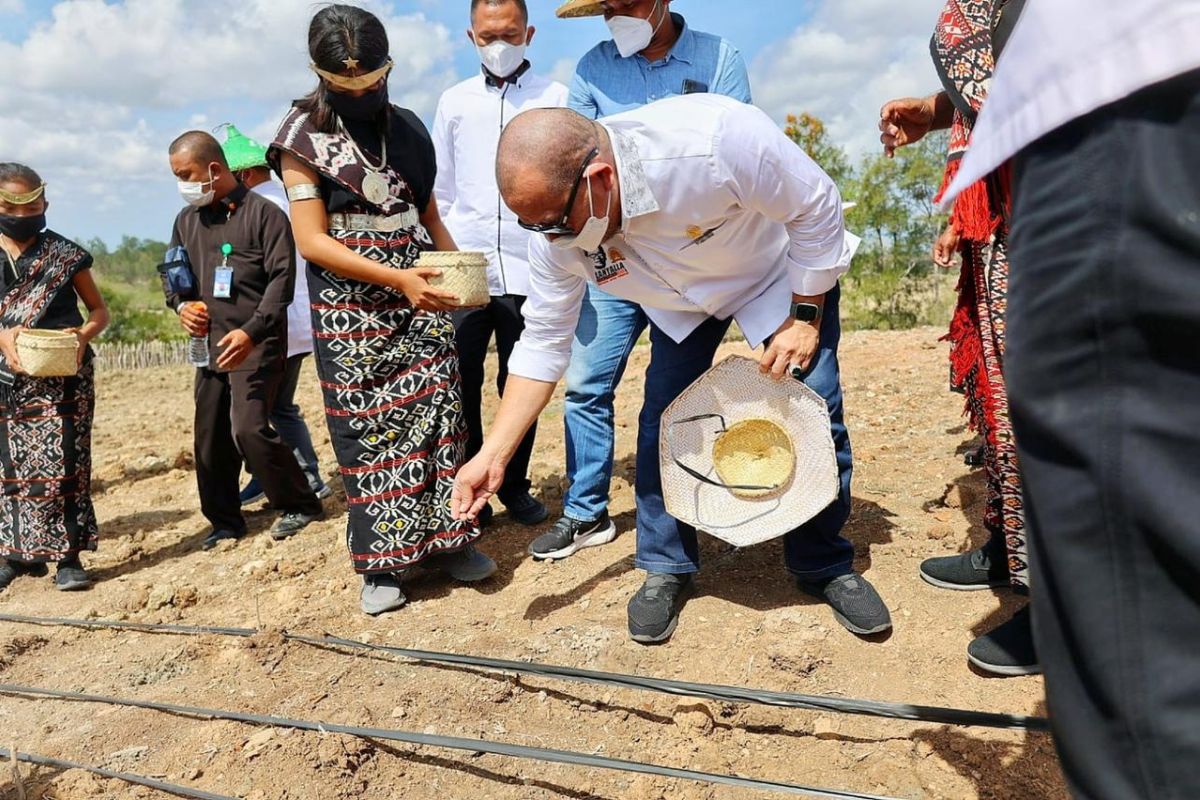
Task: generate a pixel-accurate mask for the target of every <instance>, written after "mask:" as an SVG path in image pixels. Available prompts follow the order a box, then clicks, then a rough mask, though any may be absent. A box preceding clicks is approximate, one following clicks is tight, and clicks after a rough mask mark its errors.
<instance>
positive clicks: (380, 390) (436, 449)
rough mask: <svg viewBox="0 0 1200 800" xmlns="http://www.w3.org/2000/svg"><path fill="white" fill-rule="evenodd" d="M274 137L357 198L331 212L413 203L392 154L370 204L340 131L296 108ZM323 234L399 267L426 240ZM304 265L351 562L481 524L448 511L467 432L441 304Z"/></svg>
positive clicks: (461, 537) (385, 559) (416, 233)
mask: <svg viewBox="0 0 1200 800" xmlns="http://www.w3.org/2000/svg"><path fill="white" fill-rule="evenodd" d="M272 148H278V149H279V150H283V151H286V152H288V153H291V154H292V155H294V156H296V157H297V158H299V159H300V160H301V161H303V162H304V163H306V164H308V165H309V166H310V167H312V168H313V169H314V170H316V171H317V172H318V173H319V174H320V175H322V176H323V177H325V178H327V179H329V180H332V181H334V182H335V183H336V184H338V185H340V186H342V187H345V188H346V189H348V190H350V191H352V192H353V193H354V194H355V195H356V196H357V202H358V203H359V205H357V206H352V207H349V208H339V209H338V211H339V212H340V213H347V214H374V213H377V211H376V210H375V209H382V210H383V211H384V213H385V214H388V215H393V214H399V213H402V212H404V211H407V210H409V209H410V208H411V207H412V206H413V197H412V192H411V191H410V190H409V187H408V184H407V183H406V182H405V180H404V178H403V177H402V176H401V175H400V174H399V173H398V172H396V171H395V170H394V169H393V168H392V167H391V166H388V167H386V168H385V169H384V170H383V175H384V177H385V178H386V179H387V181H388V185H389V187H390V192H389V198H388V200H387V201H386V202H385V203H383V204H382V205H379V206H372V205H370V204H368V203H367V201H366V199H365V198H363V197H362V196H361V182H362V177H363V175H364V174H365V169H364V167H363V165H362V164H360V163H358V162H357V160H356V156H355V154H354V151H353V148H352V147H350V146H349V142H347V141H346V140H345V137H344V136H342V135H340V134H324V133H320V132H319V131H317V130H316V129H315V128H314V127H313V126H312V124H311V122H310V120H309V119H308V115H307V114H306V113H304V112H302V111H299V110H298V109H293V110H292V111H291V112H290V113H289V114H288V116H287V117H286V118H285V119H284V121H283V124H282V126H281V127H280V131H279V134H278V135H277V136H276V139H275V142H274V144H273V145H272ZM329 234H330V236H332V237H334V238H335V239H337V240H338V241H339V242H340V243H341V244H343V245H345V246H346V247H347V248H349V249H350V250H352V251H354V252H355V253H357V254H359V255H361V256H365V257H366V258H369V259H371V260H372V261H375V262H376V263H379V264H382V265H384V266H387V267H390V268H392V269H409V268H410V267H412V266H413V264H414V263H415V262H416V260H417V258H418V256H419V255H420V254H421V252H422V251H424V250H429V249H432V247H433V242H432V241H431V240H430V238H429V234H428V233H427V232H426V230H425V228H424V227H423V226H422V225H420V224H419V223H418V224H415V225H413V226H412V227H409V228H402V229H400V230H396V231H387V232H385V231H373V230H355V231H340V230H331V231H330V232H329ZM307 276H308V288H309V298H310V302H311V305H312V319H313V340H314V342H313V343H314V345H315V353H316V362H317V373H318V375H319V376H320V379H321V390H322V393H323V395H324V399H325V417H326V420H327V422H328V424H329V433H330V437H331V439H332V441H333V448H334V452H335V453H336V454H337V459H338V464H339V466H340V468H341V474H342V481H343V483H344V485H345V490H346V498H347V502H348V504H349V522H348V524H347V531H346V540H347V544H348V546H349V549H350V558H351V560H352V561H353V564H354V569H355V570H356V571H358V572H360V573H384V572H400V571H403V570H404V569H407V568H408V567H411V566H413V565H414V564H416V563H418V562H420V561H422V560H423V559H425V558H427V557H428V556H430V555H434V554H437V553H443V552H450V551H454V550H459V549H461V548H463V547H465V546H466V545H467V544H470V543H471V542H472V541H474V540H475V539H476V538H478V537H479V529H478V527H477V526H476V525H475V524H474V523H465V522H457V521H455V520H454V519H453V518H452V516H451V513H450V490H451V488H452V486H453V480H454V475H455V473H456V472H457V471H458V468H459V466H460V465H461V464H462V460H463V452H464V447H465V442H466V424H465V421H464V417H463V407H462V392H461V388H460V380H459V370H458V355H457V352H456V350H455V346H454V325H453V323H452V322H451V319H450V315H449V314H446V313H442V312H438V313H431V312H427V311H420V310H418V309H416V308H414V307H413V306H412V304H411V303H410V302H409V301H408V299H407V298H406V297H405V296H404V295H403V294H401V293H399V292H396V291H394V290H392V289H389V288H387V287H384V286H379V285H376V284H371V283H364V282H362V281H357V280H352V279H350V278H345V277H342V276H340V275H338V274H336V273H334V272H332V271H329V270H326V269H324V268H322V267H321V266H319V265H317V264H313V263H309V264H308V270H307Z"/></svg>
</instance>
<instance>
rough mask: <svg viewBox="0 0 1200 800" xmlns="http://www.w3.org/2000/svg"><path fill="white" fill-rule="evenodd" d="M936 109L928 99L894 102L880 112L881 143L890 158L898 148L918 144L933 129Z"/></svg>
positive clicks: (908, 98)
mask: <svg viewBox="0 0 1200 800" xmlns="http://www.w3.org/2000/svg"><path fill="white" fill-rule="evenodd" d="M933 117H934V108H933V103H932V102H931V101H930V98H928V97H905V98H903V99H901V100H892V101H891V102H890V103H888V104H887V105H885V106H884V107H883V109H882V110H881V111H880V112H879V130H880V131H881V134H880V136H879V141H881V142H883V152H884V153H885V154H886V155H887V157H888V158H891V157H892V156H894V155H895V154H896V150H897V148H900V147H904V146H905V145H907V144H912V143H913V142H918V141H920V140H921V139H922V138H924V136H925V134H927V133H929V131H930V130H931V129H932V128H933Z"/></svg>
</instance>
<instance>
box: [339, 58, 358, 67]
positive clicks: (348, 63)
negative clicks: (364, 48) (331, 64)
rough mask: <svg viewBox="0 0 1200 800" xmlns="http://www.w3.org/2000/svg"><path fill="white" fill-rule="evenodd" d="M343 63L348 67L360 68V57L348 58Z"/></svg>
mask: <svg viewBox="0 0 1200 800" xmlns="http://www.w3.org/2000/svg"><path fill="white" fill-rule="evenodd" d="M342 63H343V64H345V65H346V69H358V59H357V58H347V59H346V60H345V61H343V62H342Z"/></svg>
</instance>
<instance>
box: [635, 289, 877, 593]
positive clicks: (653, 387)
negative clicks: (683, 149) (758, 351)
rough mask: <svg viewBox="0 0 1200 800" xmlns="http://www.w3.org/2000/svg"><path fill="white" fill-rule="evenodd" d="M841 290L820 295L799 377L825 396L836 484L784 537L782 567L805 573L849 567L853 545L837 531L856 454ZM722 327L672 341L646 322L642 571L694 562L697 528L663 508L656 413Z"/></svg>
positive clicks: (846, 511)
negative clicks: (844, 364) (811, 344)
mask: <svg viewBox="0 0 1200 800" xmlns="http://www.w3.org/2000/svg"><path fill="white" fill-rule="evenodd" d="M840 294H841V290H840V288H839V287H834V289H833V290H832V291H831V292H829V294H827V295H826V296H825V313H824V316H823V317H822V319H821V339H820V348H819V350H818V351H817V355H816V356H815V357H814V359H813V363H812V364H811V365H810V366H809V370H808V372H807V373H806V374H805V376H804V383H805V384H806V385H807V386H808V387H809V388H810V389H812V390H813V391H815V392H816V393H817V394H819V395H821V397H823V398H825V403H826V405H827V406H828V408H829V416H830V422H831V425H830V427H831V430H832V433H833V442H834V447H835V450H836V452H837V464H838V476H839V479H840V481H841V490H840V491H839V493H838V497H837V499H836V500H834V501H833V502H832V503H830V504H829V506H828V507H826V508H825V510H824V511H822V512H821V513H820V514H818V515H817V516H816V517H814V518H813V519H811V520H809V521H808V522H806V523H805V524H804V525H801V526H800V527H799V528H797V529H796V530H794V531H791V532H790V533H788V534H787V535H786V536H785V537H784V561H785V564H786V566H787V569H788V571H789V572H791V573H792V574H793V575H795V576H796V577H797V578H801V579H802V580H808V581H814V580H821V579H824V578H833V577H837V576H838V575H846V574H848V573H850V572H852V571H853V570H852V568H851V564H852V562H853V561H854V546H853V545H852V544H850V542H848V541H847V540H846V539H845V537H843V536H842V526H843V525H845V523H846V519H847V518H848V517H849V516H850V477H851V473H852V472H853V471H854V462H853V457H852V455H851V452H850V436H849V434H848V433H847V431H846V425H845V423H844V422H843V421H842V386H841V375H840V373H839V370H838V358H837V348H838V340H839V339H840V338H841V332H842V326H841V321H840V320H839V319H838V299H839V296H840ZM728 329H729V321H728V320H724V321H722V320H718V319H709V320H708V321H707V322H705V323H704V324H703V325H701V326H700V327H699V328H697V329H696V330H695V331H693V332H692V334H691V336H689V337H688V338H687V339H685V340H684V341H683V342H682V343H678V344H677V343H675V342H674V341H672V340H671V338H670V337H669V336H667V335H666V334H665V333H663V332H662V331H660V330H659V329H658V328H657V327H655V326H654V325H653V324H652V325H651V326H650V347H651V351H650V367H649V369H647V370H646V397H645V402H644V404H643V406H642V413H641V417H640V418H639V419H638V447H637V560H636V562H635V563H636V564H637V566H638V567H639V568H640V569H644V570H646V571H647V572H668V573H675V574H682V573H688V572H696V571H698V570H699V569H700V549H699V546H698V544H697V541H696V529H695V528H693V527H691V526H690V525H685V524H683V523H682V522H679V521H678V520H676V519H675V518H674V517H672V516H670V515H669V514H667V511H666V508H665V506H664V505H663V497H662V474H661V472H660V469H659V462H658V431H659V421H660V420H661V419H662V415H663V412H664V411H665V410H666V408H667V406H668V405H670V404H671V401H673V400H674V399H675V398H676V397H678V396H679V394H680V393H681V392H682V391H683V390H684V389H686V388H687V387H688V386H690V385H691V384H692V383H693V382H694V381H695V380H696V379H697V378H699V377H700V376H701V375H702V374H704V372H705V371H707V370H708V368H709V367H711V366H712V363H713V357H714V356H715V355H716V352H717V347H718V346H719V345H720V344H721V340H722V338H724V336H725V332H726V331H727V330H728ZM785 380H787V379H785Z"/></svg>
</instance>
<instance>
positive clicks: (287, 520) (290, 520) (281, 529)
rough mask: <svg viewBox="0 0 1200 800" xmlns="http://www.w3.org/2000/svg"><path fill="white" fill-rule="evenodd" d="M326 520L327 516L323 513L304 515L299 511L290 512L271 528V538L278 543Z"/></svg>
mask: <svg viewBox="0 0 1200 800" xmlns="http://www.w3.org/2000/svg"><path fill="white" fill-rule="evenodd" d="M324 518H325V515H324V514H323V513H322V514H304V513H301V512H299V511H288V512H287V513H285V514H284V515H283V516H282V517H280V518H279V519H278V520H276V522H275V524H274V525H273V526H271V538H272V539H274V540H275V541H277V542H278V541H281V540H283V539H287V538H288V537H290V536H295V535H296V534H297V533H299V532H300V531H302V530H304V529H305V528H307V527H308V526H309V525H311V524H312V523H314V522H316V521H317V520H319V519H324Z"/></svg>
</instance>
